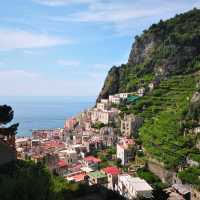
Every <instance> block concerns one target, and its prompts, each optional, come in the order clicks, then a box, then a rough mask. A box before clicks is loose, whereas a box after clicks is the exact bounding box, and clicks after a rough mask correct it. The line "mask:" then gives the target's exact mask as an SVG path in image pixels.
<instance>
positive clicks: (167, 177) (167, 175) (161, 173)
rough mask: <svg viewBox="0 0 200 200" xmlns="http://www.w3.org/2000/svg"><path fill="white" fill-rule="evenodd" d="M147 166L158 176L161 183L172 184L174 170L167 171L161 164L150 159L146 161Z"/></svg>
mask: <svg viewBox="0 0 200 200" xmlns="http://www.w3.org/2000/svg"><path fill="white" fill-rule="evenodd" d="M147 166H148V169H149V170H150V171H151V172H152V173H154V174H155V175H156V176H158V177H159V178H160V180H162V182H163V183H169V184H173V182H174V175H175V173H174V172H171V171H168V170H166V169H165V168H164V167H163V166H162V165H159V164H158V163H155V162H152V161H148V163H147Z"/></svg>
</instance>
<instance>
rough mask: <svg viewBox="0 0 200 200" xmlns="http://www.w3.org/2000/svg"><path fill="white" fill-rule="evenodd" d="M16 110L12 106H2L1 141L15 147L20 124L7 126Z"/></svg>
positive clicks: (0, 108)
mask: <svg viewBox="0 0 200 200" xmlns="http://www.w3.org/2000/svg"><path fill="white" fill-rule="evenodd" d="M13 116H14V111H13V110H12V108H11V107H10V106H7V105H2V106H0V136H1V137H0V141H2V142H3V143H5V142H6V143H7V144H8V145H9V146H10V147H12V148H15V135H16V134H17V128H18V126H19V124H18V123H17V124H13V125H10V126H9V127H5V125H6V124H7V123H9V122H10V121H12V119H13Z"/></svg>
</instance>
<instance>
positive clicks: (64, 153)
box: [58, 149, 78, 165]
mask: <svg viewBox="0 0 200 200" xmlns="http://www.w3.org/2000/svg"><path fill="white" fill-rule="evenodd" d="M58 155H59V158H61V159H64V160H65V161H66V163H67V165H69V164H73V163H77V161H78V155H77V152H76V151H75V150H72V149H64V150H61V151H59V152H58Z"/></svg>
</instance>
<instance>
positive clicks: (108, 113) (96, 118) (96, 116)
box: [91, 108, 119, 124]
mask: <svg viewBox="0 0 200 200" xmlns="http://www.w3.org/2000/svg"><path fill="white" fill-rule="evenodd" d="M118 112H119V111H118V110H116V109H112V110H100V109H97V108H94V109H93V111H92V113H91V120H92V123H95V122H101V123H104V124H108V123H109V122H112V121H114V119H115V117H116V116H117V115H118Z"/></svg>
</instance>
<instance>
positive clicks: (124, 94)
mask: <svg viewBox="0 0 200 200" xmlns="http://www.w3.org/2000/svg"><path fill="white" fill-rule="evenodd" d="M118 95H119V97H120V98H121V99H127V98H128V97H129V96H131V93H119V94H118Z"/></svg>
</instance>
